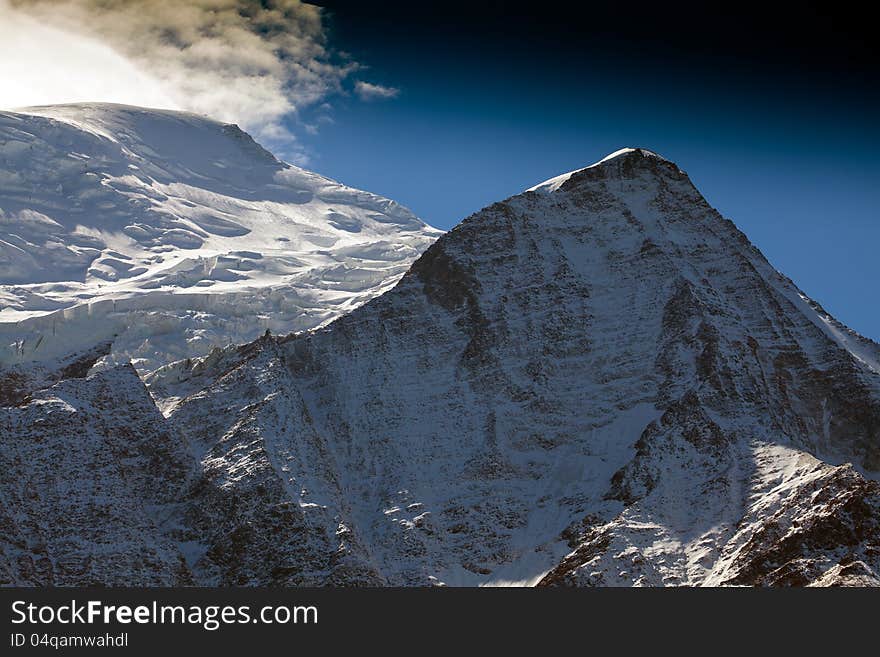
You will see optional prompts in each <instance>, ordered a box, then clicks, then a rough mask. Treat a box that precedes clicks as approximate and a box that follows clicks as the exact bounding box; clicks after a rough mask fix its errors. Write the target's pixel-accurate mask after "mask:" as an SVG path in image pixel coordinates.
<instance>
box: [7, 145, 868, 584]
mask: <svg viewBox="0 0 880 657" xmlns="http://www.w3.org/2000/svg"><path fill="white" fill-rule="evenodd" d="M878 363H880V348H878V346H877V345H875V344H874V343H872V342H870V341H868V340H866V339H864V338H862V337H861V336H858V335H857V334H855V333H853V332H852V331H849V330H848V329H847V328H846V327H844V326H842V325H841V324H839V323H838V322H836V321H835V320H834V319H833V318H831V317H829V316H828V315H827V313H825V312H824V311H823V310H822V309H821V308H820V307H818V305H817V304H815V303H814V302H812V301H811V300H809V299H808V298H807V297H806V296H805V295H803V293H801V292H800V291H799V290H798V289H797V288H796V287H795V285H794V284H793V283H792V282H791V281H789V280H788V279H787V278H785V277H784V276H783V275H781V274H780V273H779V272H777V271H775V270H774V269H773V268H772V267H771V266H770V265H769V264H768V263H767V261H766V260H765V259H764V258H763V256H762V255H761V254H760V253H759V252H758V251H757V250H756V249H755V248H754V247H753V246H752V245H751V244H750V243H749V242H748V240H747V239H746V238H745V236H744V235H742V233H740V232H739V231H738V230H737V229H736V227H735V226H734V225H733V224H732V223H731V222H730V221H727V220H725V219H724V218H722V217H721V216H720V215H719V214H718V213H717V212H715V211H714V210H713V209H712V208H711V207H710V206H709V205H708V204H707V203H706V201H705V200H704V199H703V198H702V197H701V196H700V194H699V192H697V190H696V189H695V188H694V187H693V185H692V184H691V183H690V181H689V179H688V177H687V176H686V174H684V173H683V172H682V171H681V170H680V169H679V168H678V167H677V166H676V165H674V164H673V163H671V162H668V161H666V160H664V159H662V158H660V157H658V156H656V155H654V154H653V153H650V152H648V151H643V150H640V149H635V150H633V149H630V150H625V151H622V152H620V153H618V154H615V156H613V157H610V158H608V159H606V160H604V161H603V162H601V163H599V164H597V165H594V166H593V167H589V168H587V169H583V170H581V171H578V172H574V173H573V174H570V175H568V176H561V177H559V178H557V179H554V180H551V181H548V182H547V183H544V184H542V185H539V186H537V187H536V188H534V189H533V190H531V191H528V192H525V193H523V194H521V195H518V196H515V197H512V198H510V199H508V200H506V201H504V202H502V203H496V204H494V205H492V206H490V207H488V208H486V209H484V210H483V211H481V212H479V213H477V214H475V215H473V216H471V217H469V218H468V219H466V220H465V221H464V222H462V223H461V224H460V225H459V226H458V227H457V228H455V229H454V230H453V231H451V232H450V233H448V234H447V235H445V236H443V237H441V238H440V239H439V240H438V241H437V242H436V243H435V244H434V245H432V246H431V247H430V248H429V249H428V250H427V251H426V252H425V253H424V254H423V255H422V257H421V258H420V259H419V260H417V261H416V262H415V263H414V264H413V266H412V267H411V269H410V270H409V272H408V273H407V274H406V275H405V276H404V277H403V278H402V279H401V281H400V282H399V283H398V284H397V286H396V287H395V288H394V289H393V290H391V291H389V292H387V293H386V294H384V295H382V296H381V297H379V298H377V299H375V300H373V301H371V302H370V303H368V304H367V305H365V306H363V307H362V308H359V309H358V310H356V311H354V312H352V313H351V314H349V315H347V316H345V317H343V318H341V319H339V320H337V321H336V322H334V323H333V324H331V325H329V326H328V327H326V328H323V329H320V330H317V331H313V332H310V333H306V334H300V335H294V336H288V337H285V338H281V339H278V338H273V337H271V336H264V337H263V338H262V339H260V340H258V341H256V342H254V343H252V344H250V345H248V346H246V347H230V348H227V349H225V350H217V351H215V352H213V353H212V354H211V355H210V356H208V357H207V358H205V359H200V360H196V361H186V362H180V363H177V364H175V365H173V366H170V367H167V368H164V369H162V370H160V371H158V372H156V373H155V374H153V375H151V376H150V377H149V379H148V381H147V383H148V386H149V389H150V392H151V393H152V396H153V399H155V400H156V403H157V404H158V405H159V406H160V407H161V408H162V409H163V410H164V416H163V417H161V418H160V417H158V416H157V415H156V414H154V415H152V416H150V417H152V418H153V419H152V420H150V425H151V426H152V427H153V429H152V430H153V431H161V432H162V435H163V436H164V435H167V436H170V437H171V441H172V443H173V444H176V445H178V446H180V447H179V450H178V451H179V456H178V458H179V461H180V463H182V464H183V465H181V466H180V467H179V468H178V469H175V470H173V471H170V472H162V473H155V476H156V477H157V480H156V485H157V486H158V487H161V488H162V489H163V490H167V491H174V493H173V499H174V500H176V503H175V504H174V505H173V508H172V507H167V509H168V510H167V513H165V514H164V515H163V516H162V518H163V520H162V522H159V523H154V526H155V529H153V530H151V531H153V532H154V533H152V534H151V533H149V532H147V533H146V534H145V535H146V536H149V537H152V538H153V540H154V546H156V547H154V548H153V549H154V550H155V551H157V553H158V552H160V547H161V548H162V549H163V550H164V549H166V546H167V550H168V553H167V554H168V555H169V556H167V558H165V561H162V563H164V564H168V569H167V570H161V569H159V568H158V566H157V567H156V572H157V573H158V572H162V573H165V574H164V575H162V577H170V576H171V575H168V573H173V574H174V576H176V577H180V578H185V579H187V581H193V582H196V583H203V584H245V585H249V584H284V585H299V584H317V585H387V584H392V585H433V584H439V583H445V584H451V585H456V584H465V585H474V584H483V583H486V584H506V583H523V584H537V583H540V584H543V585H574V586H602V585H627V586H629V585H742V584H746V585H832V584H847V585H866V584H880V579H878V573H880V552H878V536H880V535H878V527H880V522H878V517H880V516H878V514H880V511H878V509H880V506H878V490H877V483H876V482H875V481H874V479H875V478H876V476H877V474H878V469H880V374H878V371H880V364H878ZM93 378H94V377H93ZM93 378H90V379H84V380H82V381H81V382H80V383H79V385H86V384H88V383H89V382H91V381H92V380H93ZM64 385H70V384H68V383H66V382H62V383H61V384H56V386H55V387H54V388H50V389H48V390H45V391H44V392H43V393H41V394H44V395H46V396H48V397H54V396H59V397H60V395H61V394H62V393H63V392H64V390H65V389H64V388H63V386H64ZM65 394H66V393H65ZM36 403H37V400H34V401H32V402H30V403H29V404H27V405H25V406H24V407H23V408H24V409H25V410H22V407H16V409H10V413H22V412H30V413H34V414H35V415H38V414H39V413H40V412H41V410H40V407H37V406H35V404H36ZM118 403H119V404H120V405H124V404H127V403H129V402H128V401H127V400H126V399H124V398H123V399H120V400H119V402H118ZM5 410H7V409H4V411H5ZM145 413H146V411H145ZM6 421H7V422H8V421H9V420H6ZM16 426H18V425H16ZM7 433H8V432H7ZM28 435H29V436H30V438H29V440H41V441H50V442H55V443H59V444H63V441H64V440H69V439H70V438H69V437H65V436H64V435H63V434H61V433H59V434H58V435H55V434H51V433H47V432H42V431H41V430H40V431H37V433H36V434H28ZM144 435H147V434H144ZM152 440H155V441H158V442H159V443H160V444H164V443H163V442H162V440H160V439H159V438H154V439H152ZM95 445H96V449H97V448H98V447H97V443H95ZM8 449H9V448H8V446H7V445H6V443H4V450H8ZM176 453H177V452H176ZM78 458H83V459H84V458H86V456H85V454H82V455H81V456H80V457H78ZM88 458H93V457H92V456H89V457H88ZM46 467H49V466H48V465H46ZM58 476H63V475H58ZM151 476H152V475H151ZM164 478H168V483H167V485H166V480H165V479H164ZM7 485H8V484H7V483H6V481H4V486H7ZM123 493H124V494H127V493H125V491H123ZM84 494H85V493H84ZM19 499H22V500H26V499H27V498H26V496H24V495H23V494H22V495H19ZM123 503H124V502H120V504H123ZM169 503H170V502H166V501H164V498H163V500H162V501H161V503H159V502H157V503H156V504H157V505H159V506H161V504H169ZM22 508H24V509H26V510H27V513H28V514H36V513H38V512H39V513H43V512H49V511H44V508H45V509H51V508H52V506H51V504H48V505H46V506H45V507H42V506H41V507H34V506H33V505H32V504H31V503H30V502H27V501H23V502H22ZM151 508H152V507H151ZM161 508H166V507H161ZM83 522H84V521H83ZM4 523H6V524H5V525H4V527H5V529H4V531H5V532H6V535H8V536H13V537H15V539H14V540H16V541H18V543H22V542H27V541H35V540H39V538H38V537H39V536H41V534H40V531H41V530H39V529H38V528H37V527H36V526H34V525H32V526H30V527H28V528H25V529H22V527H21V525H20V524H15V523H14V522H13V521H12V520H4ZM102 527H103V526H102ZM69 531H70V532H71V533H74V534H75V533H77V531H86V528H85V525H82V526H78V525H73V526H71V527H70V528H69ZM100 538H101V541H105V542H107V543H108V544H111V545H116V542H115V539H114V537H113V532H112V531H111V529H110V525H109V524H108V525H107V526H106V527H103V529H102V530H101V537H100ZM10 540H12V539H10ZM53 546H54V547H53V548H52V550H49V549H48V548H47V549H46V550H44V552H45V553H46V554H47V555H49V556H48V558H50V559H52V558H56V559H57V558H60V556H61V555H66V554H67V551H68V550H72V551H73V552H74V553H75V554H80V555H81V554H83V553H88V552H89V549H90V548H89V547H88V544H87V543H83V544H80V545H77V546H76V547H75V548H73V547H68V545H67V544H58V543H55V544H53ZM4 549H6V548H4ZM10 549H11V548H10ZM115 549H117V551H118V552H120V553H122V554H124V553H125V548H124V547H123V546H116V548H115ZM175 549H176V550H178V552H179V554H180V557H179V558H176V560H175V557H174V556H173V555H174V554H175V553H174V550H175ZM136 551H137V550H133V551H132V552H130V553H129V554H130V555H131V556H130V558H131V559H132V560H133V562H134V560H135V552H136ZM162 554H165V553H164V552H162ZM163 558H164V557H163ZM7 562H8V563H9V564H10V565H9V566H8V570H9V573H10V575H9V576H8V578H7V579H8V580H9V581H25V578H24V576H23V575H22V571H20V570H17V568H18V566H16V565H15V564H14V563H13V560H10V559H8V558H7ZM180 563H183V564H184V566H185V567H184V566H180V569H179V570H178V569H176V566H175V567H171V564H180ZM133 568H134V567H133ZM132 572H136V573H137V574H138V577H139V578H140V579H139V581H144V582H149V581H151V580H149V578H148V576H147V574H146V572H145V571H144V570H133V571H132ZM133 577H134V576H133ZM155 577H156V578H158V577H159V576H158V575H155ZM27 581H28V582H30V580H27ZM45 581H52V580H51V579H50V580H45ZM163 581H165V580H163ZM34 583H38V582H34Z"/></svg>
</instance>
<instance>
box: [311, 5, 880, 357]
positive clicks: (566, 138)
mask: <svg viewBox="0 0 880 657" xmlns="http://www.w3.org/2000/svg"><path fill="white" fill-rule="evenodd" d="M331 20H332V22H331V25H332V26H334V31H333V32H332V33H331V34H332V37H333V39H334V46H335V47H336V48H341V49H345V50H347V51H348V52H350V53H351V54H352V56H353V57H355V58H356V59H357V60H358V61H361V62H367V63H368V64H369V66H370V68H369V70H368V71H367V73H368V75H369V79H370V80H371V81H374V82H377V83H380V84H384V85H387V86H389V87H394V88H397V89H399V90H400V92H399V94H398V95H397V96H396V97H395V98H391V99H383V100H376V101H373V102H363V101H361V100H359V99H357V98H355V97H354V96H351V97H348V98H341V99H339V100H338V101H337V102H335V103H334V107H333V110H332V113H331V115H330V116H331V118H332V123H327V124H323V125H322V126H321V128H320V130H319V131H318V133H317V134H315V135H311V136H306V137H305V138H304V141H305V144H306V146H307V148H308V149H309V151H310V154H311V161H310V168H313V169H315V170H317V171H319V172H321V173H324V174H326V175H329V176H331V177H333V178H336V179H339V180H342V181H343V182H345V183H347V184H350V185H353V186H356V187H360V188H363V189H368V190H370V191H373V192H375V193H378V194H382V195H385V196H388V197H390V198H393V199H395V200H397V201H399V202H401V203H403V204H405V205H407V206H409V207H410V208H411V209H412V210H413V211H415V212H416V213H417V214H418V215H419V216H421V217H422V218H423V219H425V220H426V221H428V222H429V223H431V224H433V225H435V226H437V227H439V228H444V229H448V228H451V227H452V226H454V225H455V224H457V223H458V222H459V221H461V220H462V219H463V218H464V217H466V216H468V215H469V214H471V213H473V212H475V211H477V210H479V209H480V208H482V207H484V206H485V205H488V204H490V203H492V202H493V201H496V200H500V199H502V198H505V197H507V196H510V195H512V194H515V193H517V192H519V191H521V190H523V189H525V188H527V187H530V186H531V185H534V184H536V183H538V182H540V181H542V180H544V179H547V178H550V177H552V176H554V175H557V174H559V173H562V172H565V171H569V170H572V169H576V168H580V167H583V166H586V165H588V164H591V163H592V162H594V161H596V160H599V159H601V158H602V157H603V156H604V155H606V154H607V153H610V152H612V151H614V150H617V149H618V148H621V147H623V146H642V147H645V148H648V149H651V150H654V151H656V152H658V153H660V154H662V155H664V156H665V157H667V158H669V159H672V160H674V161H675V162H677V163H678V164H679V166H681V167H682V168H683V169H684V170H685V171H687V172H688V173H689V174H690V176H691V178H692V180H693V181H694V183H695V184H696V185H697V186H698V188H699V189H700V190H701V191H702V192H703V194H704V195H705V196H706V198H707V199H708V200H709V202H710V203H711V204H712V205H713V206H715V207H716V208H717V209H718V210H719V211H720V212H721V213H722V214H724V215H725V216H727V217H729V218H730V219H732V220H733V221H734V222H735V223H736V224H737V225H738V226H739V227H740V228H741V229H742V230H743V231H744V232H745V233H746V234H747V235H748V236H749V238H750V239H751V240H752V241H753V242H754V243H755V244H756V245H757V246H758V247H759V248H760V249H761V250H762V251H763V252H764V254H765V255H766V256H767V257H768V259H769V260H770V261H771V262H772V263H773V264H774V266H776V267H777V268H778V269H780V270H781V271H782V272H783V273H785V274H786V275H788V276H790V277H791V278H792V279H793V280H794V281H795V282H796V283H797V284H798V285H799V286H800V287H801V288H802V289H803V290H804V291H805V292H806V293H807V294H808V295H810V296H812V297H813V298H815V299H816V300H817V301H819V302H820V303H821V304H822V305H823V306H824V307H825V308H826V309H827V310H828V311H829V312H831V313H832V314H834V315H835V316H837V317H838V318H839V319H840V320H842V321H844V322H845V323H846V324H848V325H849V326H851V327H852V328H854V329H856V330H857V331H859V332H861V333H863V334H864V335H867V336H869V337H871V338H873V339H874V340H880V304H878V283H880V266H878V262H880V259H878V257H877V255H878V250H880V216H878V209H877V208H878V204H880V157H878V152H880V127H878V123H880V122H878V120H877V119H878V117H880V102H878V99H880V95H878V93H877V91H876V89H877V87H876V85H871V84H869V82H871V79H870V78H868V77H866V76H865V74H864V71H860V70H855V69H853V68H852V67H850V66H848V65H846V64H845V60H844V59H841V61H840V62H837V61H836V60H833V58H831V60H829V58H828V56H827V54H825V55H823V54H822V53H820V55H822V56H821V57H817V58H815V59H810V58H809V57H808V56H807V58H806V59H805V58H804V53H806V52H807V51H797V50H795V51H793V52H792V51H791V49H786V50H784V51H783V50H781V49H780V50H779V51H776V50H774V48H775V47H776V46H775V43H776V42H775V41H773V39H774V37H773V36H772V35H770V36H769V37H768V39H767V44H770V46H769V49H768V47H764V48H763V49H758V50H757V55H756V56H755V57H754V58H750V57H742V58H739V57H737V53H718V52H714V51H712V50H711V48H712V38H715V37H714V36H713V35H710V38H708V39H705V40H703V41H701V42H698V43H697V44H696V48H695V49H694V50H687V49H685V50H683V51H682V50H680V49H670V48H664V47H662V46H663V44H662V43H660V42H654V41H650V40H649V41H648V42H646V41H645V40H644V39H639V37H640V36H641V34H640V33H639V30H638V27H639V26H636V29H635V36H633V40H634V41H633V45H627V43H626V41H625V40H623V41H621V40H620V39H616V38H615V37H614V35H611V36H608V35H605V36H604V38H602V39H598V40H596V39H594V40H593V41H592V42H591V43H589V44H587V43H582V42H581V41H580V38H581V35H579V33H578V32H576V31H575V32H572V31H571V30H569V29H567V28H566V29H561V30H560V23H558V22H556V23H553V22H550V23H546V24H541V25H539V26H537V27H534V26H531V25H529V26H526V27H525V28H524V27H523V26H522V25H514V26H513V28H510V27H509V26H510V23H508V24H507V25H506V26H505V29H498V30H497V33H496V31H495V27H492V28H490V29H488V30H487V29H486V25H490V24H489V23H488V22H487V21H486V16H485V15H479V16H477V17H475V19H474V24H472V25H471V27H472V28H473V29H470V30H469V29H467V23H466V21H464V20H463V19H462V22H459V23H455V22H450V23H449V24H444V23H443V22H442V21H438V20H436V17H435V16H427V17H424V20H422V21H420V20H419V17H416V18H415V19H413V18H412V17H410V20H409V22H407V21H405V20H402V21H397V20H390V21H389V22H387V23H385V24H384V25H383V24H382V23H381V21H382V18H381V17H380V18H375V17H374V16H371V17H370V20H372V21H373V22H370V21H369V20H366V19H365V18H364V16H363V15H362V14H357V13H355V12H350V11H348V10H347V9H345V8H336V9H335V11H334V14H333V16H331ZM480 21H484V23H483V24H480ZM818 24H820V23H819V20H818V19H817V25H818ZM491 25H492V26H495V23H494V22H493V23H491ZM644 27H645V28H646V29H645V30H644V34H647V33H648V28H652V26H651V25H646V26H644ZM739 36H740V35H731V41H732V39H733V38H734V37H736V38H738V37H739ZM720 38H721V39H722V41H723V35H722V37H720ZM636 40H637V42H636ZM560 41H561V42H562V43H561V44H560ZM658 44H659V45H658ZM767 44H764V45H765V46H766V45H767ZM843 54H847V53H843ZM861 63H862V65H864V66H865V67H866V68H867V63H866V62H865V61H862V62H861ZM838 64H841V66H840V67H838V66H837V65H838Z"/></svg>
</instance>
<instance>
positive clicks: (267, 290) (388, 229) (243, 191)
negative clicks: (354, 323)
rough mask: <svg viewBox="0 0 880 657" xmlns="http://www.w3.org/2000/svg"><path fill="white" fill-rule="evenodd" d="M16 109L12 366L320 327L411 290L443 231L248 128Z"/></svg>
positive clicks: (112, 113)
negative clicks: (417, 266)
mask: <svg viewBox="0 0 880 657" xmlns="http://www.w3.org/2000/svg"><path fill="white" fill-rule="evenodd" d="M23 112H24V113H12V112H2V113H0V338H2V339H3V348H2V349H0V363H4V362H5V363H14V362H22V361H27V360H39V359H45V358H52V357H55V356H59V355H61V354H63V353H65V352H66V351H68V350H70V349H71V348H72V347H75V346H79V345H82V346H90V345H91V344H94V342H95V341H97V340H104V339H106V340H112V341H113V343H114V346H113V349H112V351H111V353H110V355H109V356H108V358H107V359H106V361H107V363H108V364H112V363H114V362H122V363H124V362H127V360H128V359H129V358H132V359H134V361H135V364H136V365H137V367H138V368H139V369H141V370H142V371H147V370H150V369H154V368H155V367H158V366H159V365H162V364H165V363H167V362H170V361H172V360H177V359H179V358H184V357H189V356H194V355H203V354H206V353H207V352H208V351H209V350H210V349H211V348H212V347H213V346H225V345H226V344H229V343H230V342H241V341H247V340H251V339H253V338H255V337H257V336H258V335H259V334H261V333H262V332H263V331H265V330H266V329H267V328H269V329H271V330H274V331H279V332H286V331H291V330H302V329H306V328H312V327H314V326H317V325H319V324H321V323H322V322H326V321H329V320H330V319H333V318H335V317H337V316H339V315H341V314H343V313H345V312H348V311H349V310H351V309H352V308H354V307H356V306H357V305H359V304H361V303H363V302H364V301H366V300H368V299H370V298H372V297H373V296H375V295H376V294H379V293H381V292H382V291H383V290H385V289H388V288H389V287H390V286H392V285H393V284H394V282H395V281H396V280H397V278H399V276H400V275H401V274H403V272H404V271H406V269H407V267H408V266H409V264H410V262H412V260H413V259H414V258H416V257H417V256H418V255H419V254H420V253H421V252H422V251H423V250H424V249H425V248H426V247H427V246H428V245H429V244H430V243H431V242H432V241H433V240H434V239H436V237H437V236H438V235H439V234H440V231H436V230H434V229H432V228H430V227H428V226H426V225H425V224H424V223H422V222H421V221H419V220H418V219H416V217H414V216H413V215H412V214H411V213H410V212H409V211H408V210H406V209H405V208H403V207H401V206H399V205H397V204H396V203H394V202H393V201H389V200H387V199H383V198H380V197H377V196H374V195H372V194H369V193H366V192H361V191H358V190H354V189H351V188H348V187H345V186H343V185H340V184H338V183H336V182H334V181H331V180H328V179H326V178H323V177H321V176H318V175H316V174H313V173H310V172H308V171H305V170H302V169H299V168H297V167H294V166H291V165H288V164H285V163H282V162H280V161H279V160H277V159H276V158H275V157H274V156H273V155H271V154H270V153H268V152H267V151H265V150H263V149H262V148H261V147H260V146H259V145H257V144H256V143H255V142H254V141H253V140H252V139H251V138H250V137H249V136H248V135H247V134H245V133H244V132H242V131H241V130H239V129H238V128H237V127H236V126H233V125H225V124H221V123H217V122H215V121H212V120H209V119H206V118H202V117H198V116H195V115H191V114H185V113H180V112H169V111H159V110H146V109H142V108H135V107H126V106H119V105H106V104H91V105H88V104H87V105H60V106H51V107H39V108H28V109H27V110H23Z"/></svg>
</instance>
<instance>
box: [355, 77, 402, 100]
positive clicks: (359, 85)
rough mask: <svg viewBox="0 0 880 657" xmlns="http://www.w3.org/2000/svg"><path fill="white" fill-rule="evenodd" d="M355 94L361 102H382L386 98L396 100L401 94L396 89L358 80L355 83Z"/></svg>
mask: <svg viewBox="0 0 880 657" xmlns="http://www.w3.org/2000/svg"><path fill="white" fill-rule="evenodd" d="M354 92H355V93H356V94H357V95H358V96H359V97H360V98H361V100H368V101H369V100H382V99H384V98H395V97H396V96H397V95H398V94H400V89H395V88H394V87H385V86H383V85H381V84H373V83H371V82H364V81H363V80H358V81H357V82H355V83H354Z"/></svg>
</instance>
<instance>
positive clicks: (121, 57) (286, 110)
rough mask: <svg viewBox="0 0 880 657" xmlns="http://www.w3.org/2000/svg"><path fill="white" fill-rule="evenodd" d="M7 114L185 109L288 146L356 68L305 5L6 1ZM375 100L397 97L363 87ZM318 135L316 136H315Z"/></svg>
mask: <svg viewBox="0 0 880 657" xmlns="http://www.w3.org/2000/svg"><path fill="white" fill-rule="evenodd" d="M0 62H4V63H2V64H0V106H3V107H12V106H21V105H26V104H30V105H33V104H49V103H59V102H76V101H85V100H91V101H107V102H125V103H131V104H139V105H149V106H154V107H165V108H172V109H184V110H188V111H193V112H198V113H201V114H207V115H209V116H212V117H214V118H216V119H219V120H222V121H229V122H237V123H240V124H241V125H242V126H243V127H244V128H245V129H247V130H249V131H251V132H253V133H254V134H255V135H256V136H257V137H258V138H262V139H265V140H268V141H270V142H274V143H275V144H279V143H282V144H287V146H288V148H289V146H290V143H291V140H292V139H293V135H292V134H291V133H290V131H289V129H288V127H287V126H286V124H289V122H290V121H289V120H290V119H293V120H296V118H297V117H299V116H301V111H302V110H303V109H304V108H306V107H310V106H317V105H320V104H321V103H323V102H324V101H325V100H326V99H327V97H328V96H330V95H332V94H335V93H343V92H344V90H343V81H344V80H345V79H346V77H347V76H349V75H350V74H351V73H352V72H353V71H355V70H358V68H359V66H358V64H357V63H356V62H352V61H350V60H346V59H343V58H342V57H339V56H336V55H335V54H334V53H333V52H332V51H331V49H330V48H329V46H328V44H327V37H326V30H325V26H324V23H323V21H322V14H321V9H320V8H318V7H315V6H312V5H308V4H304V3H302V2H300V1H299V0H267V1H265V2H253V1H250V0H188V1H187V2H179V1H178V0H0ZM355 93H356V94H357V95H358V96H359V97H361V98H363V99H366V100H371V99H375V98H379V97H392V96H393V95H396V90H392V89H390V88H387V87H382V86H379V85H371V84H369V83H366V82H357V83H356V86H355ZM307 127H308V126H307Z"/></svg>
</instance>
